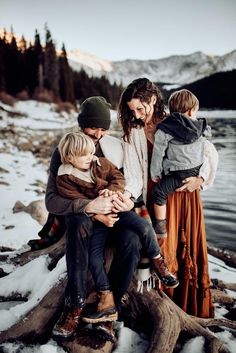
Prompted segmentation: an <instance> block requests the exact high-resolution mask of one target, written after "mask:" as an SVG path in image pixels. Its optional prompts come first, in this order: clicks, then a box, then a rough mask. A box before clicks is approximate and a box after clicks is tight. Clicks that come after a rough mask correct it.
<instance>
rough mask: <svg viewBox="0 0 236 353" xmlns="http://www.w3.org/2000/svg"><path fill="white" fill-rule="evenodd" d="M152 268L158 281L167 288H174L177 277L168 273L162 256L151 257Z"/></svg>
mask: <svg viewBox="0 0 236 353" xmlns="http://www.w3.org/2000/svg"><path fill="white" fill-rule="evenodd" d="M151 261H152V270H153V272H154V274H155V275H156V276H157V277H158V278H159V279H160V281H161V282H162V283H163V284H164V285H165V286H166V287H168V288H175V287H177V286H178V285H179V281H178V279H177V278H176V277H175V276H174V275H172V273H170V271H169V270H168V268H167V266H166V264H165V262H164V259H163V257H162V256H160V257H158V258H157V259H152V260H151Z"/></svg>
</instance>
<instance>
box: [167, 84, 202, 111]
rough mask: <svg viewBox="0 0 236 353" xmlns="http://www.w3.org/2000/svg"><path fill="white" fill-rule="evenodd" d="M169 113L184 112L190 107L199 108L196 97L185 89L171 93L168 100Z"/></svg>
mask: <svg viewBox="0 0 236 353" xmlns="http://www.w3.org/2000/svg"><path fill="white" fill-rule="evenodd" d="M168 108H169V111H170V114H172V113H174V112H178V113H182V114H183V113H186V112H187V111H188V110H190V109H195V108H197V109H198V108H199V101H198V99H197V97H196V96H195V95H194V94H193V93H192V92H190V91H189V90H187V89H180V90H179V91H175V92H173V93H172V94H171V96H170V98H169V100H168Z"/></svg>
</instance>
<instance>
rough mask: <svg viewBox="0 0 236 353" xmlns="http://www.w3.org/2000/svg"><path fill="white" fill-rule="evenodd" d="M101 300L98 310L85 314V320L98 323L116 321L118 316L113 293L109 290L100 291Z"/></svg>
mask: <svg viewBox="0 0 236 353" xmlns="http://www.w3.org/2000/svg"><path fill="white" fill-rule="evenodd" d="M98 296H99V302H98V305H97V310H96V311H93V312H86V313H85V314H83V321H85V322H89V323H92V324H94V323H97V322H102V321H115V320H117V318H118V313H117V310H116V306H115V302H114V297H113V293H112V292H111V291H109V290H105V291H100V292H98Z"/></svg>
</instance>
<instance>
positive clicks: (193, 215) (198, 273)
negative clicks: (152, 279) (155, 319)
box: [161, 191, 214, 318]
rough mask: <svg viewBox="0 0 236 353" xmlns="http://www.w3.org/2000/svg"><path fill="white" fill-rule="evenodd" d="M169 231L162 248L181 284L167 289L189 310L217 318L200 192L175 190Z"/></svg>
mask: <svg viewBox="0 0 236 353" xmlns="http://www.w3.org/2000/svg"><path fill="white" fill-rule="evenodd" d="M167 232H168V237H167V238H166V239H165V241H164V243H163V245H162V246H161V250H162V254H163V256H164V258H165V260H166V263H167V265H168V268H169V270H170V271H171V272H172V273H173V274H176V275H177V277H178V279H179V282H180V284H179V286H178V287H177V288H175V289H164V291H165V292H166V294H168V296H169V297H171V299H173V301H174V302H175V303H176V304H177V305H179V306H180V307H181V308H182V309H183V310H184V311H185V312H187V313H189V314H191V315H194V316H198V317H203V318H209V317H214V306H213V304H212V301H211V293H210V278H209V272H208V255H207V242H206V230H205V222H204V215H203V207H202V200H201V195H200V192H199V191H194V192H192V193H190V192H180V193H177V192H175V193H173V194H171V195H170V196H169V198H168V203H167Z"/></svg>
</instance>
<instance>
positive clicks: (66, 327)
mask: <svg viewBox="0 0 236 353" xmlns="http://www.w3.org/2000/svg"><path fill="white" fill-rule="evenodd" d="M81 312H82V308H70V307H69V306H65V308H64V311H63V312H62V314H61V316H60V318H59V320H58V321H57V323H56V325H55V326H54V328H53V330H52V336H53V338H54V339H55V340H57V339H58V340H59V339H69V338H71V337H73V336H74V335H75V333H76V330H77V328H78V325H79V322H80V318H81Z"/></svg>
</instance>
